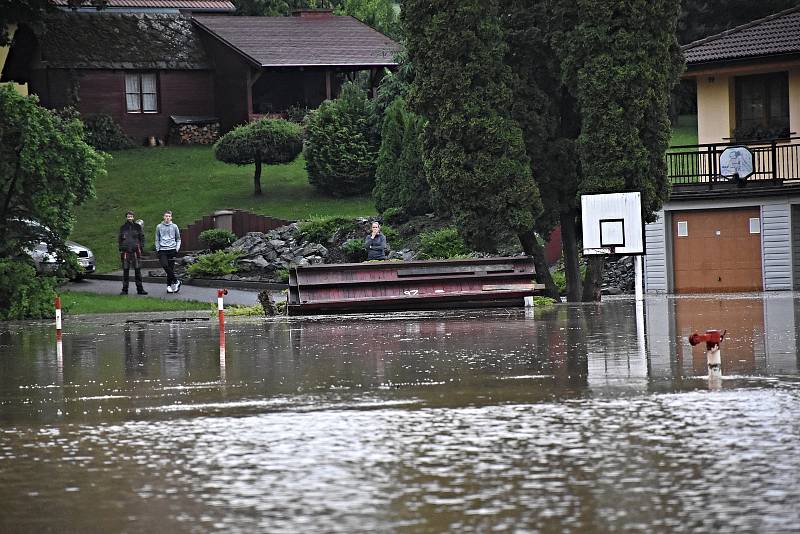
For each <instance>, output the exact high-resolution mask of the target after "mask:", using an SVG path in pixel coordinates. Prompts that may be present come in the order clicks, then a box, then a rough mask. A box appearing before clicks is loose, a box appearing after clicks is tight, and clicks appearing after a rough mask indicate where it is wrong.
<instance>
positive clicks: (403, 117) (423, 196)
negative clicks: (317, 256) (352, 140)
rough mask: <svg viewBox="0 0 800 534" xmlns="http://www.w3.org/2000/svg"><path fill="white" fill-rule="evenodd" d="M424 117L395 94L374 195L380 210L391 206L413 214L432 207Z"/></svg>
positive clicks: (388, 112)
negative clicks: (424, 153) (424, 155)
mask: <svg viewBox="0 0 800 534" xmlns="http://www.w3.org/2000/svg"><path fill="white" fill-rule="evenodd" d="M424 125H425V121H424V119H422V118H421V117H419V116H418V115H415V114H414V113H411V112H410V111H408V110H407V109H406V104H405V101H404V100H403V99H402V98H396V99H395V100H394V101H393V102H392V103H391V105H389V107H388V108H387V109H386V115H385V117H384V119H383V127H382V129H381V146H380V150H379V151H378V160H377V167H376V171H375V188H374V189H373V190H372V198H373V199H374V201H375V207H376V208H377V210H378V211H381V212H382V211H385V210H386V209H388V208H391V207H397V208H401V209H403V210H404V211H407V212H408V213H411V214H415V215H418V214H421V213H426V212H428V211H430V210H431V201H430V198H431V192H430V187H429V186H428V181H427V179H426V178H425V170H424V168H423V162H422V129H423V127H424Z"/></svg>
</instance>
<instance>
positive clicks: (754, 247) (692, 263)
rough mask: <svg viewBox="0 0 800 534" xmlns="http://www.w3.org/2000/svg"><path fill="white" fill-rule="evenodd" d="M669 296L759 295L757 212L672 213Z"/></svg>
mask: <svg viewBox="0 0 800 534" xmlns="http://www.w3.org/2000/svg"><path fill="white" fill-rule="evenodd" d="M672 248H673V273H674V278H673V283H674V292H675V293H716V292H734V291H761V290H762V288H763V282H762V270H761V209H760V208H759V207H757V206H756V207H752V208H742V209H717V210H696V211H673V212H672Z"/></svg>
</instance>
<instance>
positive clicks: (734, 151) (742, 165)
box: [719, 146, 753, 179]
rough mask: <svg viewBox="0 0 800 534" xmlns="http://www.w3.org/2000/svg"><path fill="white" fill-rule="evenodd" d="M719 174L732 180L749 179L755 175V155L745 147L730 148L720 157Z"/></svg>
mask: <svg viewBox="0 0 800 534" xmlns="http://www.w3.org/2000/svg"><path fill="white" fill-rule="evenodd" d="M719 173H720V174H721V175H722V176H725V177H727V178H730V177H732V176H737V175H738V176H739V178H742V179H744V178H747V177H748V176H750V175H751V174H753V153H752V152H750V149H749V148H747V147H744V146H730V147H728V148H726V149H725V150H723V151H722V154H720V155H719Z"/></svg>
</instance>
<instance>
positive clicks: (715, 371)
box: [689, 330, 728, 380]
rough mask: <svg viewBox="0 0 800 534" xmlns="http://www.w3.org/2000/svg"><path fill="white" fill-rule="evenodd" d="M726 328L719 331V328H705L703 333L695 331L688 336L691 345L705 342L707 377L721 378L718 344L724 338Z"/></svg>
mask: <svg viewBox="0 0 800 534" xmlns="http://www.w3.org/2000/svg"><path fill="white" fill-rule="evenodd" d="M727 332H728V331H727V330H723V331H722V332H720V331H719V330H706V333H705V334H698V333H697V332H695V333H694V334H692V335H691V336H689V344H691V345H692V346H695V345H699V344H700V343H703V342H705V344H706V362H707V363H708V379H709V380H720V379H722V352H721V350H720V344H722V340H723V339H725V334H726V333H727Z"/></svg>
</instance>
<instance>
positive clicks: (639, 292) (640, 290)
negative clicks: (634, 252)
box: [633, 256, 644, 302]
mask: <svg viewBox="0 0 800 534" xmlns="http://www.w3.org/2000/svg"><path fill="white" fill-rule="evenodd" d="M633 266H634V280H635V281H634V287H635V289H634V290H635V292H636V302H642V301H643V300H644V284H643V283H642V282H643V276H642V257H641V256H634V257H633Z"/></svg>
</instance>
